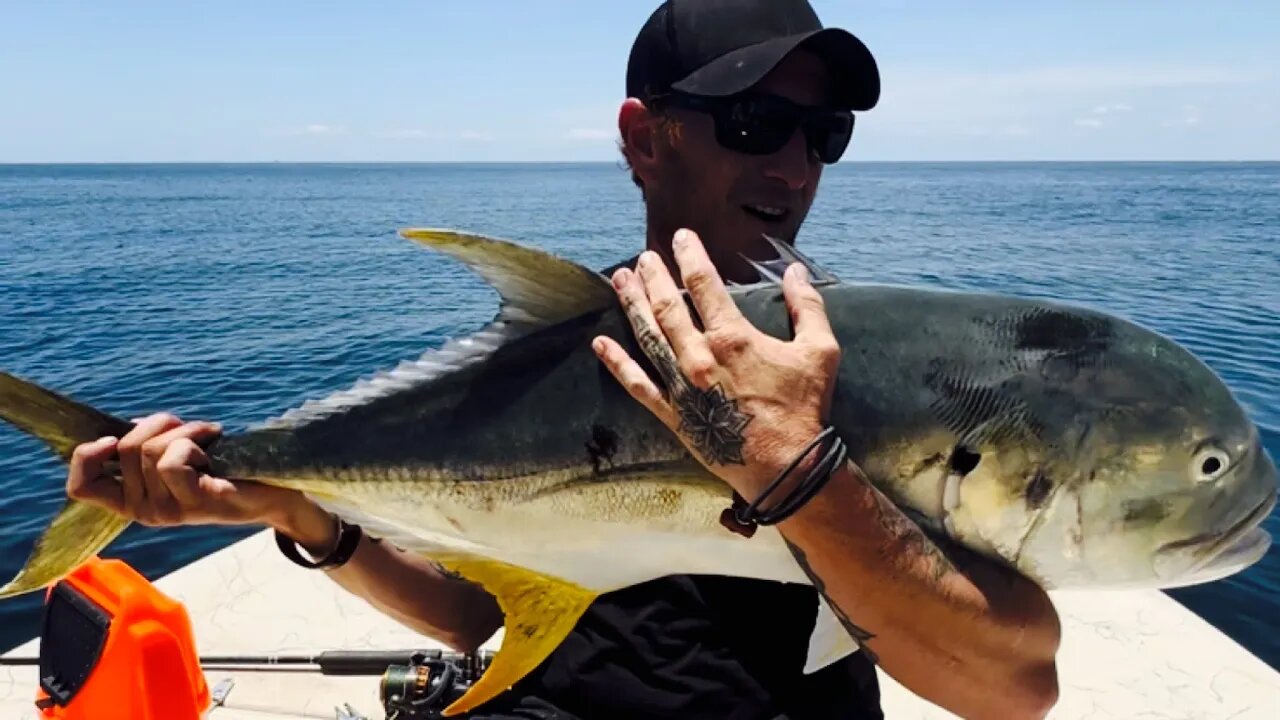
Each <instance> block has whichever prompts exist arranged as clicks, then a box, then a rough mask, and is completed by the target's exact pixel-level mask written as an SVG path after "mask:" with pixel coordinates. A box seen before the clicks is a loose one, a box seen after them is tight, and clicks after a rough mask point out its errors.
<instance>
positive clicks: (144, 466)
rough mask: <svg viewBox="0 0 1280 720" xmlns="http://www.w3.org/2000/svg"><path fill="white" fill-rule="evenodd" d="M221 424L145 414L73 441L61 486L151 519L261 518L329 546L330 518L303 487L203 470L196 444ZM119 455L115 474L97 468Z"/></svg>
mask: <svg viewBox="0 0 1280 720" xmlns="http://www.w3.org/2000/svg"><path fill="white" fill-rule="evenodd" d="M221 432H222V428H221V427H220V426H219V425H217V424H216V423H209V422H185V423H184V422H183V421H182V420H180V419H179V418H177V417H174V416H173V415H169V414H167V413H159V414H156V415H151V416H149V417H146V418H143V419H141V420H139V421H138V422H137V424H136V425H134V428H133V430H131V431H129V433H127V434H126V435H125V436H124V437H122V438H119V439H117V438H111V437H106V438H99V439H98V440H95V441H94V442H90V443H84V444H82V445H80V446H78V447H77V448H76V449H75V452H74V453H73V454H72V456H71V468H70V471H69V472H68V475H67V494H68V495H69V496H71V497H72V498H75V499H77V500H83V501H85V502H90V503H94V504H97V505H101V506H104V507H107V508H109V509H111V510H113V511H115V512H118V513H120V514H121V515H124V516H125V517H127V518H129V519H130V520H133V521H135V522H138V523H141V524H143V525H148V526H152V527H163V526H171V525H247V524H266V525H271V526H273V527H275V528H277V529H279V530H281V531H282V532H284V533H286V534H288V535H290V536H291V537H293V538H294V539H295V540H297V541H298V542H299V544H301V545H302V546H303V547H304V548H307V549H308V550H310V549H313V548H314V549H325V548H328V547H330V546H331V545H332V544H333V542H334V541H336V537H335V534H336V528H335V527H334V524H333V521H332V518H331V517H330V516H329V515H328V513H326V512H324V511H323V510H322V509H320V508H319V507H318V506H316V505H315V504H314V503H312V502H310V501H309V500H307V499H306V497H304V496H303V495H302V493H299V492H297V491H294V490H288V489H286V488H278V487H272V486H269V485H263V484H260V483H253V482H236V481H233V480H228V479H225V478H218V477H213V476H210V475H207V474H205V473H203V472H201V468H207V467H208V464H209V458H208V456H206V455H205V453H204V450H202V449H201V445H202V444H205V445H207V444H208V442H209V441H211V440H213V439H215V438H216V437H218V435H219V434H221ZM117 456H118V459H119V462H120V470H121V475H122V481H120V482H117V481H116V479H114V478H111V477H106V476H104V475H103V472H102V471H103V466H104V464H105V463H106V462H107V461H109V460H111V459H112V458H113V457H117Z"/></svg>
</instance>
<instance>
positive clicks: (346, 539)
mask: <svg viewBox="0 0 1280 720" xmlns="http://www.w3.org/2000/svg"><path fill="white" fill-rule="evenodd" d="M363 534H364V531H363V530H361V528H360V526H359V525H356V524H354V523H348V522H347V521H345V520H343V519H342V518H340V517H339V518H338V542H337V544H336V545H334V548H333V551H332V552H330V553H329V554H328V555H326V556H325V557H322V558H320V559H319V560H315V561H312V560H307V559H306V558H304V557H302V553H301V552H299V551H298V543H297V541H295V540H294V539H293V538H291V537H289V536H287V535H285V534H284V533H282V532H280V531H279V530H276V531H275V535H276V547H278V548H280V552H281V553H283V554H284V556H285V557H287V558H289V559H290V560H291V561H293V563H294V564H295V565H300V566H302V567H304V568H307V569H308V570H315V569H319V568H324V569H330V568H336V567H342V566H343V565H346V564H347V561H348V560H350V559H351V556H352V555H355V553H356V548H357V547H358V546H359V545H360V538H361V536H363Z"/></svg>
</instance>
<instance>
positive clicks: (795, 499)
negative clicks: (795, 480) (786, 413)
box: [733, 427, 848, 527]
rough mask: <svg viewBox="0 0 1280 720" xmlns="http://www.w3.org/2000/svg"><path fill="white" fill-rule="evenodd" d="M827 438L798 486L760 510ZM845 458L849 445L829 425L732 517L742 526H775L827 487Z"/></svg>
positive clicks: (740, 506)
mask: <svg viewBox="0 0 1280 720" xmlns="http://www.w3.org/2000/svg"><path fill="white" fill-rule="evenodd" d="M828 439H830V440H831V442H830V445H829V446H828V447H827V449H826V451H825V452H824V453H823V456H822V459H821V460H819V461H818V463H817V464H816V465H814V466H813V467H812V468H810V470H809V472H807V473H806V474H805V477H804V479H803V480H801V481H800V484H799V485H797V486H796V487H795V488H794V489H793V490H792V491H791V492H790V493H788V494H787V496H786V497H784V498H782V499H781V500H779V501H778V502H777V503H775V504H773V505H772V506H770V507H769V508H767V509H765V510H761V509H760V504H761V503H762V502H763V501H764V500H765V499H766V498H767V497H769V495H770V494H772V493H773V492H774V491H775V490H777V489H778V487H779V486H780V485H782V483H783V481H785V480H786V478H787V477H788V476H789V475H790V474H791V473H792V472H794V471H795V469H796V467H798V466H799V465H800V463H801V462H803V461H804V459H805V458H806V457H808V456H809V453H811V452H812V451H813V449H814V448H816V447H819V446H821V445H822V443H823V442H824V441H826V440H828ZM847 457H848V447H847V446H846V445H845V443H844V441H843V440H841V439H840V437H839V436H838V435H835V428H834V427H828V428H827V429H825V430H823V431H822V432H821V433H819V434H818V436H817V437H816V438H814V439H813V441H812V442H810V443H809V445H808V446H807V447H805V449H804V450H803V451H802V452H801V453H800V454H799V455H797V456H796V459H795V460H792V461H791V464H790V465H788V466H787V467H786V469H784V470H783V471H782V472H781V473H779V474H778V477H776V478H774V480H773V482H772V483H770V484H769V486H768V487H767V488H765V490H764V492H762V493H760V495H759V496H758V497H757V498H756V499H755V500H754V501H752V502H751V503H750V504H749V505H745V506H744V505H741V504H739V505H738V506H737V507H736V508H735V509H734V512H733V515H734V519H735V520H736V521H737V522H738V523H739V524H740V525H742V526H744V527H751V526H754V525H776V524H777V523H779V522H782V521H783V520H786V519H787V518H788V517H791V515H793V514H795V512H796V511H797V510H799V509H800V508H801V507H802V506H803V505H804V504H805V503H807V502H808V501H809V500H811V499H812V498H813V496H814V495H816V494H818V491H819V490H821V489H822V488H823V487H824V486H826V484H827V481H829V480H830V479H831V477H832V476H833V475H835V473H836V470H838V469H839V468H840V467H842V466H843V465H844V462H845V459H846V458H847Z"/></svg>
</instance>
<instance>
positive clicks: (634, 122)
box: [618, 98, 658, 182]
mask: <svg viewBox="0 0 1280 720" xmlns="http://www.w3.org/2000/svg"><path fill="white" fill-rule="evenodd" d="M657 130H658V123H657V118H656V117H655V116H654V114H653V112H652V111H650V110H649V108H647V107H645V104H644V103H643V102H641V101H640V100H639V99H638V98H627V99H626V100H625V101H624V102H623V103H622V107H621V108H619V110H618V134H619V135H620V136H621V137H622V152H623V154H625V155H626V158H627V164H628V165H630V166H631V170H632V172H634V173H635V174H636V176H637V177H639V178H640V180H641V181H643V182H649V181H651V180H652V178H653V174H654V167H655V165H656V164H657V161H658V155H657V147H656V145H657V136H656V135H655V133H656V132H657Z"/></svg>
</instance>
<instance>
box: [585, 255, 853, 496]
mask: <svg viewBox="0 0 1280 720" xmlns="http://www.w3.org/2000/svg"><path fill="white" fill-rule="evenodd" d="M672 249H673V251H674V255H675V259H676V263H677V264H678V265H679V268H680V277H681V279H682V280H683V285H684V287H685V289H686V290H687V291H688V294H689V298H690V299H691V300H692V302H693V305H694V309H695V310H696V315H697V319H698V321H700V324H701V327H700V328H699V326H698V325H696V324H695V318H694V317H693V316H691V314H690V312H689V309H688V306H687V305H686V303H685V301H684V298H683V297H682V296H681V293H680V290H679V289H678V288H677V286H676V283H675V281H674V279H673V278H672V276H671V274H670V273H668V272H667V268H666V266H665V264H664V263H663V262H662V260H661V259H660V258H659V256H658V255H657V254H656V253H654V252H652V251H645V252H644V253H642V254H641V255H640V258H639V261H638V263H637V272H632V271H631V270H629V269H626V268H623V269H620V270H618V271H617V272H616V273H614V275H613V285H614V288H615V289H616V290H617V293H618V297H619V299H620V300H621V301H622V306H623V308H624V310H625V311H626V314H627V317H628V319H629V320H630V322H631V327H632V329H633V330H634V332H635V335H636V338H637V339H638V341H639V343H640V346H641V348H642V349H643V350H644V352H645V354H646V355H647V356H648V358H649V360H650V361H651V362H652V363H653V365H654V367H656V368H657V370H658V372H659V374H660V375H661V376H662V380H663V383H664V385H665V388H663V389H660V388H659V387H658V386H657V385H656V384H655V383H654V382H653V380H652V379H651V378H650V377H649V375H648V374H647V373H645V371H644V370H643V369H642V368H641V367H640V365H639V364H638V363H636V361H635V360H634V359H633V358H631V357H630V356H629V355H628V354H627V352H626V350H624V349H623V348H622V347H621V346H620V345H618V343H617V342H615V341H614V340H612V339H611V338H608V337H603V336H602V337H598V338H596V339H595V340H594V342H593V343H592V347H593V348H594V349H595V351H596V354H597V355H599V356H600V358H601V360H602V361H603V362H604V363H605V365H606V366H608V368H609V370H610V372H612V373H613V375H614V377H616V378H617V379H618V382H620V383H621V384H622V386H623V387H625V388H626V389H627V392H628V393H630V394H631V396H632V397H634V398H635V399H636V400H637V401H639V402H640V403H641V404H643V405H644V406H645V407H646V408H648V409H649V410H650V411H651V412H653V413H654V415H656V416H657V417H658V419H659V420H661V421H662V422H663V423H664V424H666V426H667V427H669V428H670V429H671V430H672V431H673V432H675V433H676V434H677V435H678V436H679V437H680V439H681V440H682V441H683V442H684V444H685V445H686V446H687V447H688V448H689V449H690V451H691V452H692V453H693V455H694V457H696V458H698V460H699V461H700V462H702V464H703V465H705V466H706V467H707V468H708V469H709V470H710V471H711V472H713V473H715V474H716V475H718V476H719V477H720V478H722V479H723V480H724V481H725V482H727V483H728V484H729V485H731V486H732V487H733V488H734V489H735V490H736V491H737V492H738V494H740V495H742V496H743V497H744V498H746V499H747V500H748V501H751V500H754V499H755V498H756V496H757V495H758V494H759V493H760V492H761V491H762V490H763V489H764V488H765V487H766V486H767V485H768V484H769V483H770V482H771V481H772V480H773V479H774V478H775V477H776V476H777V475H778V474H779V473H780V472H782V471H783V470H784V469H785V468H786V467H787V466H788V465H789V464H790V463H791V462H792V461H793V460H795V459H796V458H797V457H798V456H799V455H800V454H801V453H802V452H804V450H805V448H806V447H808V446H809V444H810V443H811V442H812V441H813V440H814V439H815V438H816V437H817V435H818V434H819V433H820V432H821V431H822V430H823V429H824V427H825V421H826V417H827V411H828V408H829V406H830V403H831V396H832V391H833V389H834V387H835V379H836V374H837V371H838V369H839V364H840V346H839V344H838V343H837V342H836V339H835V336H834V334H833V333H832V331H831V325H830V323H829V322H828V320H827V314H826V309H825V307H824V304H823V301H822V296H821V295H820V294H819V293H818V291H817V290H816V289H815V288H814V287H813V285H811V284H810V283H809V279H808V273H807V271H806V270H805V268H804V266H803V265H800V264H798V263H797V264H793V265H791V266H790V267H789V268H787V272H786V273H785V275H784V276H783V282H782V290H783V295H784V297H785V299H786V304H787V308H788V310H789V311H790V313H791V320H792V323H793V326H794V328H795V337H794V338H793V339H792V340H790V341H783V340H779V339H778V338H775V337H772V336H770V335H767V334H765V333H763V332H761V331H760V330H758V329H757V328H756V327H755V326H753V325H752V324H751V322H750V321H748V320H747V319H746V317H744V316H743V315H742V312H741V311H740V310H739V308H738V306H737V305H736V304H735V303H734V301H733V299H732V298H731V297H730V296H729V293H728V291H727V290H726V289H725V286H724V283H723V282H722V281H721V278H720V274H719V273H718V272H717V271H716V269H715V267H714V265H713V264H712V262H711V259H710V258H709V257H708V256H707V253H706V251H705V249H704V248H703V245H702V243H701V241H700V240H699V239H698V237H697V235H696V234H694V233H693V232H692V231H689V230H681V231H679V232H677V233H676V235H675V238H674V241H673V242H672Z"/></svg>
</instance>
